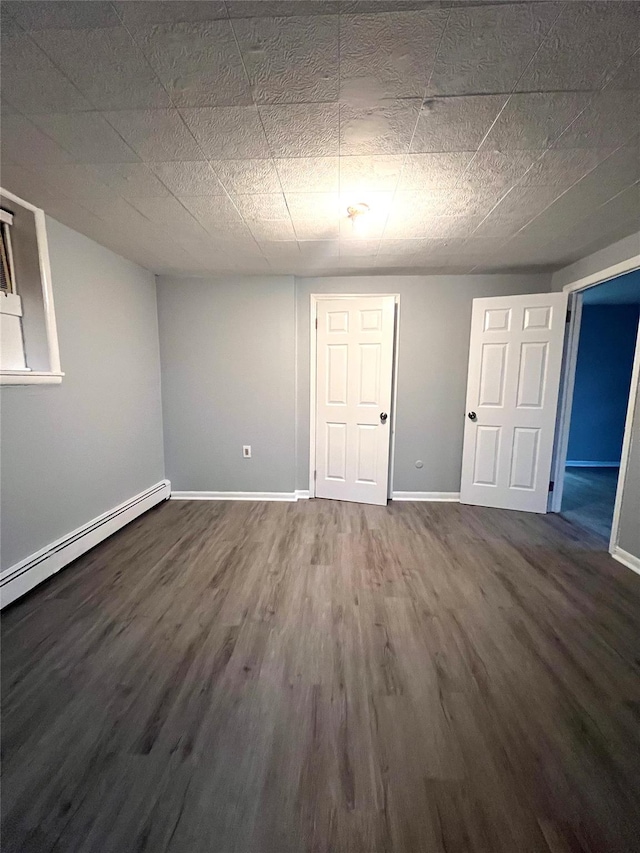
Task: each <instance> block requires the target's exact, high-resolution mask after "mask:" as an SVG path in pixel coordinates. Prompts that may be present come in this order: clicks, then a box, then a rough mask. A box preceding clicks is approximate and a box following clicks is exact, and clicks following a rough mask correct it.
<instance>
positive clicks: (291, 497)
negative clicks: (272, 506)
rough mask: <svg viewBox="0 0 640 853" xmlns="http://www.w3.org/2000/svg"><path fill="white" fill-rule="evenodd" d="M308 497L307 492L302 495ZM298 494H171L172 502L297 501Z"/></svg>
mask: <svg viewBox="0 0 640 853" xmlns="http://www.w3.org/2000/svg"><path fill="white" fill-rule="evenodd" d="M304 494H305V495H306V497H309V492H306V493H304ZM303 497H304V495H303V494H302V493H300V492H171V500H172V501H297V500H301V499H303Z"/></svg>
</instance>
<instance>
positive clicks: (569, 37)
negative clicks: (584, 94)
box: [518, 2, 640, 92]
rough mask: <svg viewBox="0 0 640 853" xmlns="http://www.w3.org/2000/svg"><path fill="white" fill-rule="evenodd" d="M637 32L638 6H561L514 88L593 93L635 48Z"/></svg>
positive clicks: (586, 3)
mask: <svg viewBox="0 0 640 853" xmlns="http://www.w3.org/2000/svg"><path fill="white" fill-rule="evenodd" d="M639 32H640V5H639V4H638V3H633V2H632V3H606V2H605V3H603V2H599V3H588V2H579V3H567V4H565V6H564V8H563V10H562V14H561V15H560V17H559V18H558V20H557V21H556V23H555V25H554V26H553V28H552V30H551V33H550V34H549V37H548V38H546V39H545V40H544V42H543V43H542V44H541V46H540V49H539V51H538V52H537V54H536V56H535V59H534V61H533V62H532V64H531V67H530V68H529V69H528V70H527V72H526V74H525V75H524V77H523V79H522V80H521V81H520V82H519V84H518V88H519V89H521V90H522V91H533V92H539V91H558V90H561V89H565V90H576V89H587V90H588V89H591V90H593V89H598V88H600V87H601V86H602V84H603V83H604V82H605V81H606V80H607V79H608V78H609V77H611V76H613V74H614V73H615V71H616V70H617V68H618V66H619V65H620V64H621V63H622V62H624V61H625V60H626V59H627V58H628V57H629V56H630V55H631V54H632V53H633V51H634V50H635V49H636V48H637V46H638V33H639ZM596 33H597V37H594V34H596Z"/></svg>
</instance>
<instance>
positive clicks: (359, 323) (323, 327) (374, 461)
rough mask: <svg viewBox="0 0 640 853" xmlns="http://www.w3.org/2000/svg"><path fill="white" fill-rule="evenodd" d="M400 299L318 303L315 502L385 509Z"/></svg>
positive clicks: (381, 297) (336, 300) (328, 300)
mask: <svg viewBox="0 0 640 853" xmlns="http://www.w3.org/2000/svg"><path fill="white" fill-rule="evenodd" d="M394 318H395V299H394V297H393V296H361V297H354V298H349V299H321V300H319V301H318V303H317V326H318V330H317V349H316V355H317V358H316V497H319V498H333V499H335V500H340V501H356V502H357V503H370V504H382V505H384V504H386V502H387V485H388V478H389V447H390V433H391V411H390V410H391V383H392V371H393V334H394V322H395V320H394Z"/></svg>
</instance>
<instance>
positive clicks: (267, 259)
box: [224, 0, 300, 269]
mask: <svg viewBox="0 0 640 853" xmlns="http://www.w3.org/2000/svg"><path fill="white" fill-rule="evenodd" d="M224 8H225V10H226V12H227V18H228V20H229V25H230V27H231V33H232V35H233V40H234V42H235V45H236V50H237V51H238V56H239V57H240V62H241V63H242V69H243V71H244V74H245V77H246V79H247V83H248V85H249V91H250V92H251V100H252V102H253V106H254V107H255V110H256V112H257V114H258V119H259V121H260V127H261V128H262V133H263V136H264V138H265V140H266V143H267V147H268V149H269V151H270V153H271V156H270V157H269V162H270V163H271V164H272V166H273V168H274V170H275V173H276V175H277V176H278V184H279V186H280V192H281V193H282V198H283V200H284V204H285V207H286V208H287V213H288V214H289V223H290V224H291V230H292V231H293V233H294V235H295V238H296V244H297V247H298V252H299V253H300V243H299V240H298V234H297V232H296V227H295V224H294V222H293V217H292V216H291V210H290V209H289V202H288V201H287V196H286V194H285V191H284V187H283V186H282V178H281V177H280V172H279V170H278V167H277V165H276V162H275V157H274V156H273V149H272V147H271V143H270V142H269V137H268V135H267V131H266V128H265V126H264V121H263V118H262V114H261V112H260V107H259V105H258V103H257V101H256V99H255V92H254V87H253V86H252V85H251V78H250V77H249V71H248V70H247V66H246V63H245V61H244V55H243V53H242V50H241V49H240V42H239V41H238V37H237V35H236V31H235V27H234V26H233V19H232V18H231V15H230V14H229V6H228V2H227V0H224ZM260 159H262V158H260ZM264 159H267V158H264ZM241 215H242V214H241ZM243 218H244V217H243ZM247 227H248V228H249V230H250V231H251V228H250V226H249V225H248V223H247ZM252 236H253V232H252ZM254 240H255V237H254ZM255 242H256V244H257V246H258V249H259V251H260V254H261V255H262V256H263V258H264V259H265V260H266V261H267V263H268V264H269V266H270V267H271V268H272V269H273V265H272V263H271V261H270V259H269V258H267V256H266V255H265V253H264V251H263V250H262V246H261V245H260V243H258V241H257V240H255ZM266 242H268V241H266Z"/></svg>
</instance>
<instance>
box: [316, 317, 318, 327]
mask: <svg viewBox="0 0 640 853" xmlns="http://www.w3.org/2000/svg"><path fill="white" fill-rule="evenodd" d="M317 328H318V318H317V317H316V329H317Z"/></svg>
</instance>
